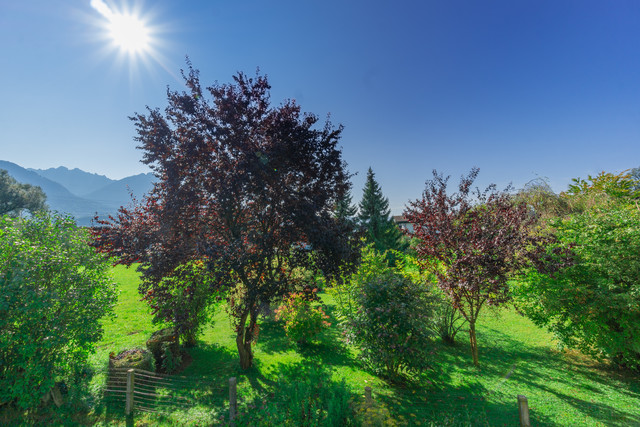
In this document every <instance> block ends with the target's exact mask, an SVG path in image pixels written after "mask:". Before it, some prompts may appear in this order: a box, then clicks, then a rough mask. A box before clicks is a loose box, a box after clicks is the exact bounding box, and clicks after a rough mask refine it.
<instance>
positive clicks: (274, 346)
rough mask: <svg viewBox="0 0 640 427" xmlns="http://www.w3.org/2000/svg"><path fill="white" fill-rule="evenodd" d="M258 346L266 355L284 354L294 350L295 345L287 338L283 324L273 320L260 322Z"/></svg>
mask: <svg viewBox="0 0 640 427" xmlns="http://www.w3.org/2000/svg"><path fill="white" fill-rule="evenodd" d="M258 346H259V347H260V350H261V351H263V352H265V353H267V354H276V353H285V352H287V351H291V350H295V349H296V346H295V344H293V343H292V342H291V341H289V338H287V335H286V334H285V332H284V325H283V323H282V322H277V321H275V320H263V321H262V322H260V334H259V336H258Z"/></svg>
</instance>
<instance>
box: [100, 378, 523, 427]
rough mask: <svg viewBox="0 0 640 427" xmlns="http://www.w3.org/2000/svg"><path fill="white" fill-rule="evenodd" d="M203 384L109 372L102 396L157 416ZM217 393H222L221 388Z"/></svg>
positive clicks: (185, 402)
mask: <svg viewBox="0 0 640 427" xmlns="http://www.w3.org/2000/svg"><path fill="white" fill-rule="evenodd" d="M202 382H203V381H202V378H199V377H181V376H177V375H162V374H157V373H155V372H149V371H145V370H142V369H111V370H110V371H109V377H108V380H107V388H106V389H105V392H106V393H108V394H109V395H110V396H111V397H112V398H115V400H116V401H119V402H121V403H124V406H125V414H126V415H127V416H131V415H132V414H133V412H134V411H136V410H137V411H142V412H157V411H159V410H162V409H169V408H170V407H172V406H174V407H175V406H179V407H182V408H184V407H189V406H195V405H196V404H197V403H198V402H197V399H195V398H192V397H189V396H188V394H185V393H184V390H185V388H186V389H188V388H190V387H194V386H196V385H197V384H198V383H202ZM237 385H238V384H237V379H236V378H235V377H231V378H229V423H230V425H232V426H233V425H234V424H235V423H234V421H235V419H236V417H237V415H238V390H237ZM218 390H219V391H221V392H223V391H224V390H222V389H221V388H218ZM364 397H365V403H366V404H367V405H368V406H371V405H373V404H374V402H373V396H372V389H371V387H369V386H367V387H365V388H364ZM517 402H518V414H519V417H520V426H521V427H531V422H530V420H529V402H528V400H527V398H526V397H525V396H523V395H518V397H517Z"/></svg>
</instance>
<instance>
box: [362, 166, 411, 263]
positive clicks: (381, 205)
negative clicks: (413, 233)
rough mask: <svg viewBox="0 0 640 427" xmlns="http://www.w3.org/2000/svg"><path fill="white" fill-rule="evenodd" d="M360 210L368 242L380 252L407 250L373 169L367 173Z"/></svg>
mask: <svg viewBox="0 0 640 427" xmlns="http://www.w3.org/2000/svg"><path fill="white" fill-rule="evenodd" d="M358 208H359V212H358V220H359V222H360V226H361V227H362V228H363V229H364V231H365V237H366V239H367V242H369V243H373V244H374V245H375V248H376V249H377V250H378V251H380V252H384V251H387V250H389V249H393V250H398V251H403V250H405V249H406V248H407V246H408V244H407V243H406V241H405V239H404V238H403V235H402V232H401V231H400V229H399V228H398V226H397V225H396V224H395V223H394V222H393V219H392V218H391V211H390V210H389V199H387V198H386V197H384V195H383V194H382V189H381V188H380V184H378V182H377V181H376V179H375V174H374V173H373V170H372V169H371V168H369V170H368V171H367V181H366V182H365V185H364V190H363V194H362V200H361V201H360V204H359V205H358ZM390 253H391V252H390ZM390 260H392V258H391V259H390Z"/></svg>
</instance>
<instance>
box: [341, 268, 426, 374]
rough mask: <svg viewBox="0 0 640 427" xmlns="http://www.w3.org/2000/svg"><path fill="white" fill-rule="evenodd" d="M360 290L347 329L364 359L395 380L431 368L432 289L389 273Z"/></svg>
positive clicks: (361, 287)
mask: <svg viewBox="0 0 640 427" xmlns="http://www.w3.org/2000/svg"><path fill="white" fill-rule="evenodd" d="M359 289H360V294H359V295H357V296H356V304H357V307H358V309H357V311H356V312H355V314H354V315H353V317H352V318H351V319H350V320H349V321H348V323H347V328H348V338H349V340H350V341H351V342H353V343H355V344H356V345H357V346H358V347H360V349H361V350H362V351H361V353H360V356H361V357H362V358H363V359H364V360H365V361H366V362H368V363H369V364H370V365H371V366H372V367H373V368H375V369H377V370H382V371H384V373H385V374H386V375H387V376H389V377H391V378H396V377H398V376H399V375H400V374H402V373H403V372H405V371H407V372H418V371H422V370H424V369H425V368H427V367H428V363H427V362H428V349H429V341H430V326H431V322H432V319H433V304H434V299H433V296H432V295H431V294H430V292H429V288H428V287H427V286H426V285H423V284H420V283H414V282H413V281H411V280H410V279H409V278H408V277H405V276H402V275H400V274H398V273H395V272H392V271H388V272H386V273H383V274H380V275H377V276H374V277H370V278H369V279H368V280H367V281H366V282H364V283H363V284H362V285H361V286H360V287H359Z"/></svg>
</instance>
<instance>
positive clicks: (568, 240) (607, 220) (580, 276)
mask: <svg viewBox="0 0 640 427" xmlns="http://www.w3.org/2000/svg"><path fill="white" fill-rule="evenodd" d="M551 226H552V227H553V229H554V230H555V234H556V236H557V238H558V240H559V242H558V243H557V244H554V245H550V246H549V247H548V248H547V253H548V256H549V257H557V256H558V254H559V253H562V252H564V251H570V253H571V254H572V263H571V265H569V266H567V267H566V268H564V269H562V270H560V271H557V272H554V274H544V273H540V272H536V271H530V272H529V274H527V275H526V276H524V277H523V278H522V279H521V280H519V281H518V286H517V287H516V288H515V295H516V301H517V303H518V306H519V307H520V308H521V309H522V310H523V311H524V312H525V313H526V314H527V315H528V316H529V317H530V318H531V319H532V320H533V321H534V322H535V323H536V324H538V325H543V326H546V327H547V328H549V330H551V331H552V332H553V333H554V334H555V335H556V336H557V337H558V339H559V341H560V342H561V343H563V344H564V345H566V346H568V347H573V348H577V349H580V350H582V351H583V352H585V353H587V354H591V355H592V356H595V357H596V358H607V359H610V360H611V361H613V362H615V363H617V364H619V365H621V366H626V367H632V368H635V369H639V368H640V256H639V255H638V254H640V212H639V211H638V209H637V208H636V207H635V206H632V205H628V204H623V203H618V204H616V205H611V204H606V205H601V206H598V207H594V208H592V209H589V210H587V211H585V212H583V213H580V214H573V215H571V216H568V217H566V218H559V219H556V220H555V221H552V223H551Z"/></svg>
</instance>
